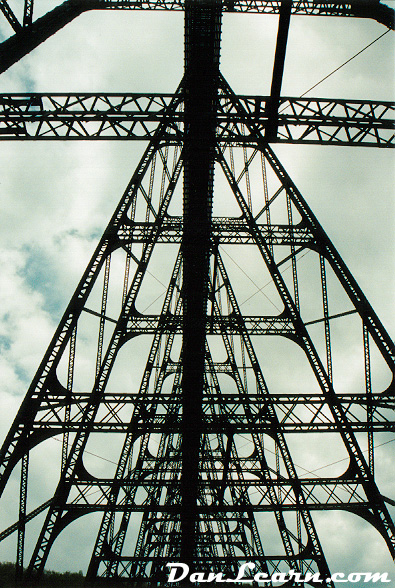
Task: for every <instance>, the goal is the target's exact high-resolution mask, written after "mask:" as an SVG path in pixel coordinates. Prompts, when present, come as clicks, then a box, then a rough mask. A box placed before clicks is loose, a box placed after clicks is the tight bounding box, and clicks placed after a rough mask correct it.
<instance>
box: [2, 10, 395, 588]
mask: <svg viewBox="0 0 395 588" xmlns="http://www.w3.org/2000/svg"><path fill="white" fill-rule="evenodd" d="M10 4H11V3H10ZM388 4H389V5H393V4H394V3H390V2H389V3H388ZM12 6H14V8H15V10H17V5H16V4H15V5H12ZM48 7H49V3H48V4H47V3H44V2H43V3H42V4H41V5H40V4H39V3H38V11H39V12H40V11H41V12H45V10H47V9H48ZM3 21H4V19H2V20H1V23H0V39H3V38H7V37H8V36H9V35H10V30H9V27H8V25H7V24H6V23H5V22H3ZM384 30H385V29H384V28H383V27H382V26H381V25H379V24H377V23H375V22H371V21H363V20H357V19H340V18H337V19H336V18H332V19H331V18H316V17H294V18H293V19H292V21H291V28H290V35H289V43H288V50H287V58H286V66H285V74H284V83H283V95H288V96H299V95H301V94H302V93H303V92H305V91H306V90H307V89H308V88H309V87H311V86H312V85H313V84H315V83H316V82H318V81H319V80H320V79H322V78H323V77H324V76H325V75H327V74H328V73H329V72H331V71H332V70H333V69H335V68H336V67H338V66H339V65H340V64H342V63H343V62H344V61H346V60H347V59H348V58H349V57H351V56H352V55H354V54H355V53H356V52H357V51H359V50H360V49H362V48H363V47H364V46H365V45H367V44H368V43H370V42H371V41H372V40H374V39H375V38H376V37H378V36H379V35H380V34H381V33H382V32H384ZM276 31H277V18H276V17H270V16H266V17H262V16H257V15H228V14H227V15H225V16H224V19H223V35H222V39H223V41H222V51H221V70H222V73H223V74H224V76H225V77H226V79H227V80H228V82H229V83H230V84H231V86H232V87H233V89H234V90H235V92H237V93H242V94H267V93H268V92H269V88H270V82H271V77H270V76H271V68H272V62H273V55H274V47H275V39H276ZM393 55H394V36H393V33H389V34H387V35H386V36H385V37H384V38H383V39H381V40H380V41H378V42H377V43H376V44H375V45H373V46H372V47H371V48H369V49H368V50H367V51H366V52H364V53H363V54H362V55H361V56H359V57H358V58H357V59H355V60H353V61H352V62H351V63H349V64H348V65H347V66H346V67H344V68H342V69H341V70H340V71H338V72H337V73H336V74H335V75H333V76H332V77H330V78H329V79H328V80H326V81H325V82H324V83H323V84H321V85H319V86H318V87H317V88H316V89H315V90H314V91H313V95H315V96H317V97H333V98H356V99H358V98H359V99H372V100H374V99H377V100H393V99H394V62H393ZM182 69H183V14H182V13H148V12H144V13H140V12H128V11H114V12H112V11H107V12H105V11H103V12H98V11H97V12H88V13H86V14H84V15H82V16H81V17H79V18H78V19H77V20H75V21H74V22H73V23H71V24H70V25H68V26H67V27H65V28H64V29H62V30H61V31H60V32H59V33H57V34H56V35H55V36H54V37H52V38H50V39H49V40H48V41H46V42H45V43H44V44H42V45H41V46H40V47H38V48H37V49H36V50H35V51H33V52H32V53H31V54H30V55H28V56H26V57H25V58H24V59H23V60H22V61H20V62H19V63H17V64H15V65H14V66H13V67H11V68H10V69H9V70H8V71H7V72H6V73H4V74H2V76H1V77H0V93H6V92H25V91H32V92H71V91H81V92H84V91H87V92H95V91H97V92H117V91H119V92H138V91H141V92H172V91H174V90H175V88H176V87H177V85H178V83H179V80H180V78H181V76H182ZM143 148H144V145H143V144H136V143H135V144H132V143H129V144H128V143H126V142H118V143H117V142H108V143H106V142H97V143H95V142H89V143H71V142H70V143H62V142H52V143H40V142H36V143H29V142H26V143H23V142H20V143H7V142H2V143H0V202H1V215H0V227H1V230H0V256H1V263H0V268H1V269H0V271H1V281H0V349H1V356H0V371H1V390H0V433H1V438H4V436H5V434H6V433H7V431H8V429H9V427H10V425H11V422H12V419H13V417H14V415H15V413H16V411H17V409H18V407H19V405H20V402H21V400H22V398H23V396H24V394H25V392H26V389H27V387H28V385H29V383H30V380H31V378H32V376H33V375H34V373H35V371H36V369H37V366H38V364H39V362H40V360H41V358H42V355H43V353H44V351H45V349H46V347H47V345H48V343H49V341H50V338H51V336H52V334H53V332H54V330H55V328H56V325H57V323H58V321H59V319H60V317H61V316H62V312H63V311H64V309H65V307H66V305H67V303H68V300H69V299H70V297H71V295H72V293H73V291H74V288H75V286H76V285H77V282H78V280H79V277H80V276H81V274H82V272H83V270H84V269H85V267H86V265H87V263H88V261H89V258H90V255H91V254H92V252H93V250H94V247H95V245H96V243H97V241H98V239H99V238H100V235H101V233H102V231H103V229H104V228H105V226H106V224H107V222H108V220H109V218H110V216H111V214H112V211H113V210H114V208H115V206H116V204H117V202H118V200H119V198H120V196H121V195H122V193H123V190H124V188H125V187H126V185H127V182H128V180H129V179H130V176H131V175H132V172H133V170H134V167H135V165H136V164H137V162H138V160H139V157H140V156H141V154H142V150H143ZM274 151H275V152H276V154H277V155H278V156H279V158H280V159H281V161H282V163H283V165H284V166H285V167H286V169H287V171H288V172H289V174H290V175H291V177H292V178H293V180H294V181H295V182H296V185H297V186H298V187H299V189H300V190H301V192H302V194H303V195H304V197H305V198H306V200H307V201H308V203H309V205H310V206H311V207H312V209H313V211H314V212H315V213H316V215H317V216H318V218H319V220H320V222H321V224H322V225H323V227H324V229H325V230H326V232H327V233H328V235H329V236H330V238H331V239H332V240H333V242H334V244H335V246H336V247H337V248H338V249H339V251H340V253H341V255H342V256H343V259H344V260H345V262H346V263H347V264H348V266H349V268H350V269H351V271H352V273H353V275H354V276H355V278H356V279H357V281H358V283H359V284H360V286H361V287H362V289H363V290H364V292H365V294H366V296H367V298H368V300H369V301H370V302H371V303H372V305H373V307H374V308H375V310H376V312H377V314H378V315H379V317H380V318H381V320H382V321H383V323H384V325H385V326H386V328H387V330H388V332H389V333H390V335H392V336H393V335H394V333H395V321H394V313H393V311H394V308H393V299H394V293H395V282H394V280H395V278H394V271H393V270H394V267H395V265H394V262H395V259H394V251H395V248H394V245H395V244H394V214H395V212H394V198H393V196H394V181H395V174H394V161H393V153H392V152H390V151H389V150H379V149H374V148H344V147H343V148H339V147H337V148H335V147H320V146H315V147H314V146H286V145H281V146H274ZM251 278H252V279H254V280H255V281H258V282H259V279H257V278H256V276H252V275H251ZM259 283H260V282H259ZM394 437H395V435H385V436H384V435H382V436H380V435H377V443H383V442H384V441H388V440H391V439H392V438H394ZM51 443H52V445H51ZM292 444H294V445H292ZM58 445H59V444H58V443H56V442H55V441H49V442H48V443H47V447H48V450H47V467H46V469H45V471H43V472H42V476H43V479H45V483H47V482H48V485H50V484H51V483H53V481H54V480H55V479H56V467H58V466H54V467H53V468H52V471H51V467H50V466H51V464H53V463H55V460H56V459H57V458H58V452H59V447H58ZM290 445H291V447H292V448H293V449H294V450H295V451H296V452H297V455H298V456H300V459H299V465H304V464H307V465H305V467H308V468H311V467H319V466H320V465H325V463H330V462H331V461H332V454H330V455H331V456H330V457H329V454H328V452H321V453H319V452H317V454H316V455H315V456H314V457H311V455H310V458H309V456H308V455H307V454H308V451H306V448H302V447H299V446H298V444H297V442H296V441H295V442H294V441H291V442H290ZM317 446H318V445H317ZM394 448H395V443H389V444H387V445H385V446H382V447H380V448H378V449H377V460H378V462H379V465H378V477H379V483H380V487H381V490H382V492H383V494H385V495H390V496H392V497H393V495H392V494H391V487H393V482H394V480H393V478H392V477H391V476H393V474H391V463H392V464H393V461H391V460H393V458H394ZM302 459H303V460H304V461H303V464H300V460H302ZM326 459H327V460H328V461H327V462H325V460H326ZM295 461H296V459H295ZM324 471H325V470H324ZM338 473H341V472H338ZM44 485H45V484H44ZM15 492H17V482H16V481H14V480H12V481H11V484H10V487H9V489H8V491H7V493H6V495H5V498H6V500H7V503H6V504H7V505H8V504H11V501H12V496H13V494H14V495H15ZM34 492H35V493H36V494H37V501H38V502H39V499H40V498H41V497H42V499H43V500H45V497H47V496H46V494H45V491H44V490H42V489H40V488H38V487H37V488H36V489H34ZM3 512H4V514H0V521H1V522H0V527H1V528H0V530H2V529H3V528H5V527H7V526H8V525H9V524H11V523H13V522H14V519H13V518H12V517H13V516H14V515H13V514H9V512H8V508H6V509H4V511H3ZM12 512H13V509H12V508H11V507H10V513H12ZM314 520H315V522H316V525H317V529H318V531H319V534H320V538H321V541H322V543H323V546H324V549H325V552H326V555H327V558H328V561H329V564H330V567H331V569H332V570H333V571H345V572H347V571H376V570H377V571H381V570H382V571H384V570H387V571H391V573H392V572H393V570H392V564H391V558H390V556H389V554H388V552H387V550H386V547H385V545H384V542H383V541H382V540H381V539H380V537H379V536H378V534H377V532H376V531H375V530H374V529H373V528H371V527H369V525H367V524H365V523H363V522H362V521H361V520H359V519H357V518H356V517H354V516H351V515H348V514H344V513H341V512H334V513H328V512H327V513H318V514H317V515H315V516H314ZM41 521H42V519H41V518H40V520H37V521H36V522H34V523H32V527H34V526H35V525H36V527H37V526H38V525H39V523H40V522H41ZM90 528H91V527H89V526H87V527H86V526H85V521H84V520H83V519H81V521H79V522H78V523H77V524H76V525H75V526H74V527H73V529H75V530H76V532H77V529H78V532H79V533H80V537H81V543H79V542H76V540H75V536H74V538H73V537H71V538H70V536H68V537H67V538H60V539H59V542H57V543H56V544H55V546H54V548H53V553H52V554H51V556H50V560H49V563H48V567H49V568H55V569H60V570H67V569H68V570H78V569H85V568H86V565H87V563H88V561H89V560H88V557H89V553H90V551H91V541H92V535H91V534H90V533H89V532H88V531H89V529H90ZM15 541H16V539H15V537H14V536H12V537H11V538H10V539H9V540H7V541H6V542H4V544H3V545H0V560H11V559H13V558H14V549H15ZM394 577H395V576H394ZM387 585H389V586H390V584H387Z"/></svg>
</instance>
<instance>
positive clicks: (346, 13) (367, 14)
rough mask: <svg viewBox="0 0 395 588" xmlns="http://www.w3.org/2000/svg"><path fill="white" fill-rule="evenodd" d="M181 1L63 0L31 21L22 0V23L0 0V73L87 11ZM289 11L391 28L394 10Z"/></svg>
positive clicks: (265, 9) (267, 1) (256, 5)
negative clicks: (6, 32) (0, 35)
mask: <svg viewBox="0 0 395 588" xmlns="http://www.w3.org/2000/svg"><path fill="white" fill-rule="evenodd" d="M184 5H185V2H184V0H151V1H150V0H142V1H139V0H137V1H134V0H83V1H75V0H66V2H64V3H63V4H61V5H60V6H57V7H56V8H54V9H53V10H51V11H50V12H48V13H47V14H45V15H44V16H42V17H41V18H39V19H37V20H36V21H34V22H32V15H33V0H25V6H24V15H23V25H22V24H21V22H20V20H19V19H18V18H17V17H16V16H15V14H14V12H13V11H12V9H11V8H10V6H9V5H8V2H7V0H0V10H1V11H2V12H3V15H4V16H5V18H6V19H7V21H8V23H9V24H10V26H11V27H12V28H13V30H14V31H15V35H13V36H12V37H10V38H9V39H7V40H6V41H4V42H3V43H1V44H0V72H2V71H5V70H6V69H8V68H9V67H10V66H11V65H13V64H14V63H15V62H16V61H18V60H19V59H21V58H22V57H23V56H24V55H27V54H28V53H29V52H30V51H32V49H34V48H35V47H37V46H38V45H40V43H42V42H43V41H45V40H46V39H48V38H49V37H50V36H51V35H53V34H54V33H56V32H57V31H59V30H60V29H61V28H62V27H64V26H65V25H66V24H68V23H70V22H71V21H72V20H73V19H74V18H76V17H77V16H79V15H81V14H82V13H83V12H86V11H87V10H93V9H110V10H114V9H126V10H184ZM280 7H281V0H225V1H223V2H222V9H223V11H225V12H240V13H243V12H245V13H248V12H250V13H256V14H279V12H280ZM291 12H292V14H295V15H314V16H339V17H357V18H371V19H374V20H377V21H378V22H380V23H381V24H384V25H385V26H386V27H388V28H390V29H393V28H394V22H395V19H394V11H393V9H391V8H389V7H388V6H385V5H383V4H381V3H380V2H379V0H352V1H351V2H326V1H322V2H321V1H315V0H305V1H302V2H299V1H297V2H293V3H292V11H291Z"/></svg>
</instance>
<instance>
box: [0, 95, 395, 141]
mask: <svg viewBox="0 0 395 588" xmlns="http://www.w3.org/2000/svg"><path fill="white" fill-rule="evenodd" d="M172 98H173V96H172V95H170V94H158V95H154V94H146V95H144V94H122V95H116V94H51V95H48V94H7V95H2V96H0V140H1V139H7V140H10V139H18V140H29V139H46V140H62V141H63V140H81V139H94V140H97V139H105V140H109V139H116V140H119V139H126V140H134V141H147V140H149V139H151V138H152V137H153V136H154V134H155V131H156V128H157V126H158V125H159V123H160V122H161V121H162V120H163V119H164V117H166V116H167V114H166V113H167V108H168V105H169V103H170V101H171V100H172ZM235 99H236V104H237V105H240V106H242V109H240V108H239V110H237V109H235V106H234V103H233V102H232V101H230V100H229V96H228V95H227V94H221V95H220V99H219V103H218V111H217V141H218V142H220V143H225V144H228V143H232V144H236V145H239V144H243V143H247V144H248V143H249V142H251V140H252V141H253V134H252V135H251V129H253V133H255V132H256V131H257V130H258V131H259V132H263V131H264V130H265V128H266V125H267V121H268V114H267V111H268V103H269V98H267V97H262V96H236V97H235ZM183 107H184V104H183V100H180V103H179V106H178V108H177V110H176V112H175V113H174V115H173V116H172V125H168V128H167V139H168V141H169V142H174V141H175V142H179V141H180V140H182V136H183V124H184V113H183ZM394 112H395V104H393V103H390V102H373V101H357V100H353V101H351V100H350V101H347V100H327V99H326V100H323V99H318V98H282V99H281V100H280V103H279V115H278V128H277V136H276V137H273V139H272V142H285V143H296V144H297V143H307V144H309V143H311V144H315V143H317V144H328V145H360V146H368V147H369V146H370V147H371V146H377V147H393V146H394V136H395V134H394Z"/></svg>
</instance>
